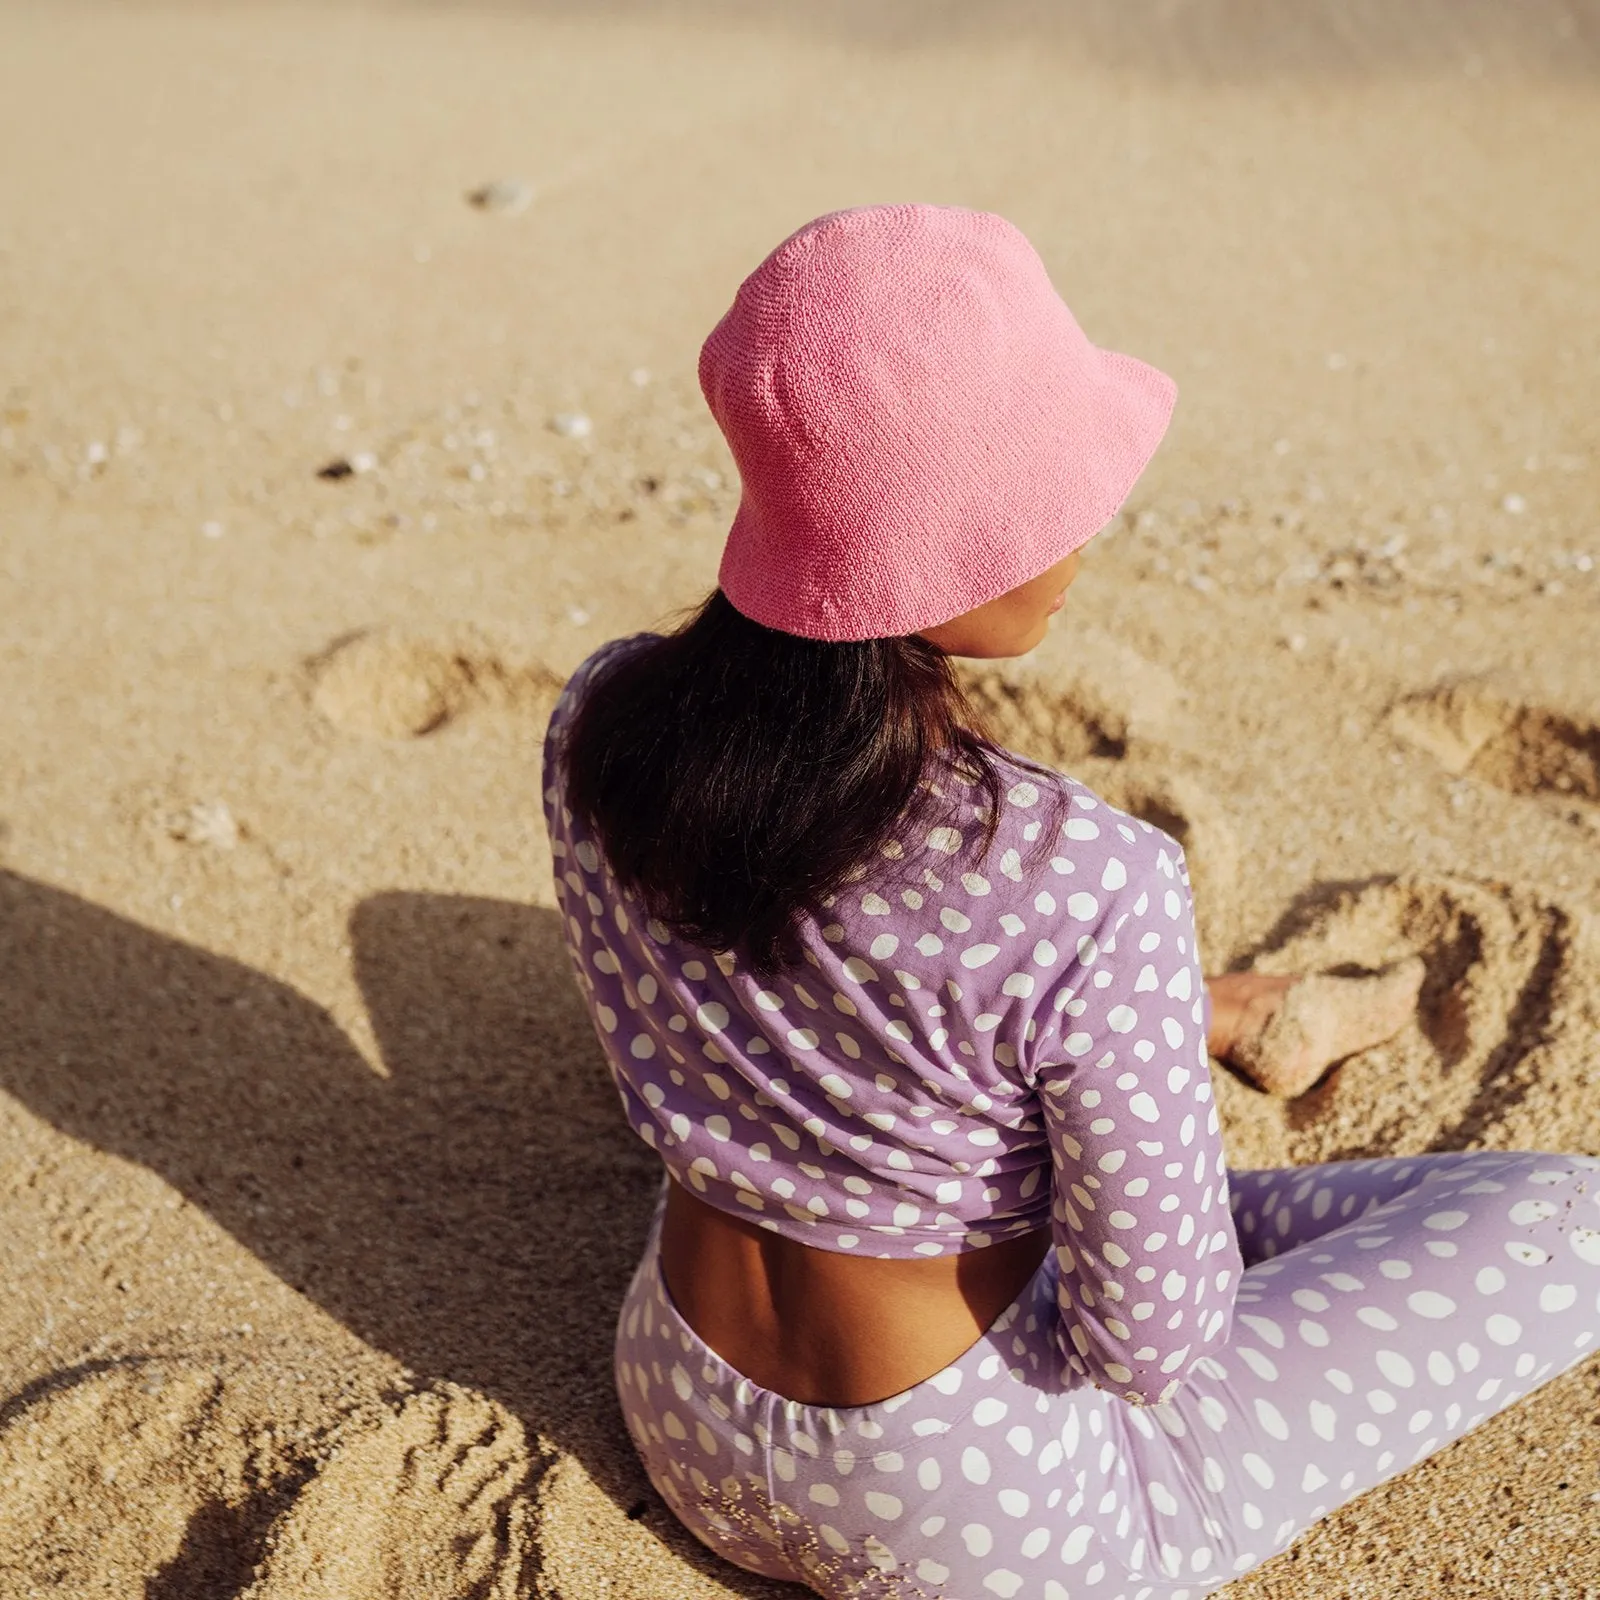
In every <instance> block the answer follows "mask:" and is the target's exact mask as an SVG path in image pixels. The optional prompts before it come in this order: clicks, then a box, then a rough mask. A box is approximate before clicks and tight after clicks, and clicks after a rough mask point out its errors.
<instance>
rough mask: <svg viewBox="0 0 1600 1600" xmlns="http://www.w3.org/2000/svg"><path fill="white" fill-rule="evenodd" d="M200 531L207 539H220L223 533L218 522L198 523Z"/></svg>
mask: <svg viewBox="0 0 1600 1600" xmlns="http://www.w3.org/2000/svg"><path fill="white" fill-rule="evenodd" d="M200 532H201V533H202V534H204V535H205V537H206V538H208V539H220V538H221V537H222V534H223V527H222V524H221V523H220V522H202V523H201V524H200Z"/></svg>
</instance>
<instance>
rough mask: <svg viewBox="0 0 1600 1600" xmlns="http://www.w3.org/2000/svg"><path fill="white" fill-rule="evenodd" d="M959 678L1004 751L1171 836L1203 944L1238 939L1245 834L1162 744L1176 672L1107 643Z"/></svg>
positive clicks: (1223, 945)
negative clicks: (1071, 660) (1235, 913)
mask: <svg viewBox="0 0 1600 1600" xmlns="http://www.w3.org/2000/svg"><path fill="white" fill-rule="evenodd" d="M956 671H957V677H958V678H959V679H960V681H961V684H962V687H963V688H964V689H965V690H966V692H967V695H968V697H969V699H970V700H971V701H972V703H973V705H974V706H975V707H976V708H977V709H978V710H979V712H981V713H982V715H983V717H984V719H985V721H986V722H987V724H988V726H989V729H990V731H991V732H992V733H993V734H994V736H995V738H996V739H997V741H998V742H999V743H1000V744H1002V745H1004V746H1005V747H1006V748H1007V749H1010V750H1015V751H1017V752H1018V753H1019V754H1021V755H1025V756H1031V757H1032V758H1033V759H1034V760H1036V761H1041V762H1044V763H1045V764H1046V765H1048V766H1052V767H1056V768H1059V769H1060V770H1061V771H1064V772H1068V773H1070V774H1071V775H1072V776H1073V777H1075V778H1078V779H1080V780H1081V781H1082V782H1084V783H1086V784H1088V785H1089V787H1090V788H1091V789H1093V790H1094V791H1095V792H1096V793H1097V794H1100V795H1102V796H1103V797H1104V798H1105V799H1106V800H1108V801H1110V803H1111V804H1112V805H1114V806H1117V807H1119V808H1120V809H1122V810H1124V811H1127V812H1130V813H1132V814H1133V815H1134V816H1136V817H1142V818H1144V820H1145V821H1146V822H1150V823H1154V824H1155V826H1156V827H1158V828H1161V829H1163V830H1164V831H1165V832H1167V833H1170V834H1171V835H1172V837H1173V838H1174V839H1176V840H1177V841H1178V843H1179V844H1180V845H1181V846H1182V847H1183V851H1184V855H1185V856H1186V858H1187V860H1188V863H1189V873H1190V878H1191V881H1192V883H1193V885H1194V893H1195V915H1196V918H1197V920H1198V922H1199V931H1200V940H1201V944H1202V945H1203V946H1204V947H1205V948H1206V949H1210V950H1223V949H1227V948H1228V947H1229V946H1230V945H1231V943H1232V932H1233V929H1232V917H1231V905H1232V900H1233V888H1234V884H1235V882H1236V880H1237V876H1238V869H1239V843H1238V836H1237V834H1236V833H1235V832H1234V830H1233V827H1232V826H1231V824H1230V823H1229V821H1228V818H1227V816H1226V814H1225V812H1224V810H1223V808H1222V806H1221V805H1220V803H1219V802H1218V801H1217V800H1216V799H1215V798H1214V797H1213V796H1212V795H1211V794H1210V793H1209V792H1208V791H1207V790H1206V788H1205V786H1204V784H1202V783H1201V782H1199V781H1198V780H1197V779H1196V778H1194V777H1193V776H1192V775H1191V774H1189V773H1188V772H1185V771H1183V770H1182V769H1181V767H1180V765H1179V763H1178V758H1177V757H1175V756H1174V755H1173V754H1172V752H1170V751H1169V750H1168V749H1167V748H1166V747H1165V745H1164V743H1163V741H1164V738H1165V735H1166V734H1167V733H1168V731H1169V730H1170V728H1171V727H1172V724H1173V719H1174V717H1175V714H1176V712H1177V710H1178V707H1179V705H1180V703H1181V700H1182V692H1181V690H1180V688H1179V686H1178V684H1177V683H1176V682H1175V681H1174V680H1173V678H1172V677H1171V675H1170V674H1168V673H1167V672H1165V671H1164V670H1163V669H1162V668H1160V667H1158V666H1157V665H1156V664H1155V663H1154V662H1151V661H1147V660H1145V659H1144V657H1142V656H1140V655H1138V654H1137V653H1136V652H1134V651H1132V650H1130V649H1128V647H1127V646H1126V645H1123V644H1120V643H1119V642H1117V641H1115V640H1111V639H1108V638H1104V637H1101V638H1096V639H1095V640H1094V641H1093V648H1092V649H1086V650H1084V651H1083V659H1082V660H1081V661H1079V662H1078V663H1076V664H1075V665H1073V666H1072V667H1070V668H1067V667H1063V668H1061V669H1060V671H1059V672H1058V671H1056V670H1053V667H1052V665H1051V664H1040V665H1038V666H1035V665H1034V664H1032V663H1031V662H1030V663H1026V664H1021V665H1018V664H1013V663H1010V662H1008V663H1006V665H1004V666H998V665H995V666H983V667H977V666H973V665H971V664H968V663H962V664H960V665H958V667H957V669H956Z"/></svg>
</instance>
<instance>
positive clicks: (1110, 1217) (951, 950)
mask: <svg viewBox="0 0 1600 1600" xmlns="http://www.w3.org/2000/svg"><path fill="white" fill-rule="evenodd" d="M655 637H656V636H655V635H652V634H637V635H634V636H632V637H631V638H629V639H620V640H613V641H612V642H611V643H609V644H607V645H603V646H602V647H601V648H600V649H599V650H597V651H596V652H595V653H594V654H593V655H591V656H590V657H589V658H588V660H586V661H585V662H584V663H583V664H582V665H581V666H580V667H579V668H578V670H577V671H576V672H575V673H574V674H573V676H572V678H571V680H570V681H569V683H568V684H567V686H566V689H565V690H564V692H563V693H562V695H561V698H560V700H559V701H558V703H557V705H556V707H555V711H554V713H553V715H552V717H551V721H550V727H549V731H548V733H547V735H546V740H545V749H544V806H545V817H546V821H547V824H548V827H549V835H550V845H551V850H552V852H553V856H554V871H555V880H556V894H557V898H558V902H559V905H560V907H561V911H562V914H563V919H564V924H565V936H566V941H567V946H568V951H569V954H570V956H571V959H572V965H573V970H574V972H575V974H576V976H577V980H578V983H579V986H580V988H581V989H582V991H583V994H584V997H585V1000H586V1002H587V1004H588V1007H589V1010H590V1013H591V1015H592V1017H593V1019H594V1022H595V1028H596V1032H597V1034H598V1036H599V1039H600V1044H601V1046H602V1048H603V1050H604V1052H605V1057H606V1060H607V1063H608V1064H609V1066H610V1069H611V1072H612V1075H613V1077H614V1079H615V1081H616V1086H617V1089H618V1092H619V1094H620V1095H621V1098H622V1104H623V1107H624V1110H625V1112H626V1114H627V1118H628V1122H629V1124H630V1126H631V1127H632V1128H633V1129H634V1131H635V1132H636V1133H637V1134H638V1135H639V1137H640V1138H641V1139H643V1140H644V1141H645V1143H647V1144H648V1145H650V1146H651V1147H652V1148H653V1149H654V1150H656V1151H657V1153H658V1154H659V1155H660V1156H661V1158H662V1160H663V1161H664V1162H665V1163H666V1166H667V1168H668V1169H669V1170H670V1172H671V1173H672V1175H673V1177H674V1178H675V1179H677V1181H678V1182H679V1183H681V1184H683V1185H684V1186H686V1187H687V1188H689V1189H691V1190H692V1191H693V1192H694V1193H696V1194H698V1195H699V1196H700V1197H701V1198H703V1199H704V1200H706V1201H707V1202H708V1203H709V1204H711V1205H713V1206H716V1207H718V1208H720V1209H721V1210H724V1211H727V1212H731V1213H733V1214H734V1215H737V1216H741V1217H744V1218H746V1219H747V1220H749V1221H751V1222H753V1223H755V1224H756V1225H757V1226H759V1227H763V1228H767V1229H771V1230H773V1231H775V1232H777V1233H780V1234H782V1235H784V1236H786V1237H789V1238H794V1239H799V1240H801V1241H803V1242H804V1243H806V1244H809V1245H814V1246H816V1247H818V1248H820V1249H825V1250H840V1251H848V1252H851V1253H854V1254H859V1255H869V1256H884V1257H903V1256H937V1255H944V1254H947V1253H953V1252H957V1251H961V1250H967V1249H978V1248H982V1247H984V1246H987V1245H989V1244H991V1243H993V1242H994V1241H995V1240H997V1239H1003V1238H1006V1237H1008V1236H1010V1235H1012V1234H1016V1233H1024V1232H1027V1231H1029V1230H1032V1229H1035V1228H1039V1227H1042V1226H1045V1225H1049V1226H1050V1227H1051V1228H1052V1230H1053V1234H1054V1242H1055V1247H1056V1254H1057V1259H1058V1262H1059V1266H1060V1269H1061V1270H1060V1274H1059V1282H1060V1291H1059V1300H1060V1310H1061V1329H1060V1339H1061V1348H1062V1352H1063V1356H1064V1358H1065V1360H1066V1361H1067V1363H1068V1364H1069V1365H1070V1366H1071V1367H1073V1368H1074V1369H1075V1370H1076V1371H1078V1372H1079V1373H1082V1374H1084V1375H1085V1376H1087V1377H1088V1378H1089V1379H1090V1380H1091V1381H1093V1382H1095V1383H1097V1384H1100V1385H1101V1386H1103V1387H1106V1388H1110V1389H1114V1390H1116V1391H1117V1392H1119V1393H1122V1394H1124V1395H1125V1396H1126V1397H1127V1398H1128V1399H1130V1400H1133V1401H1137V1402H1145V1403H1152V1402H1157V1401H1159V1400H1161V1399H1162V1398H1164V1397H1166V1396H1167V1395H1169V1394H1170V1393H1171V1392H1172V1391H1173V1390H1174V1389H1175V1388H1176V1386H1177V1383H1178V1381H1179V1378H1180V1377H1181V1374H1182V1373H1183V1372H1184V1371H1185V1370H1187V1368H1188V1367H1189V1366H1190V1365H1191V1364H1192V1363H1193V1361H1194V1360H1195V1359H1196V1358H1198V1357H1199V1356H1200V1355H1202V1354H1204V1353H1205V1352H1206V1351H1207V1350H1209V1349H1215V1348H1217V1347H1218V1346H1220V1345H1221V1344H1223V1343H1224V1342H1225V1341H1226V1338H1227V1334H1228V1330H1229V1326H1230V1324H1231V1319H1232V1310H1233V1299H1234V1294H1235V1292H1236V1289H1237V1286H1238V1281H1239V1274H1240V1272H1241V1270H1242V1263H1241V1261H1240V1257H1239V1250H1238V1244H1237V1241H1236V1239H1235V1236H1234V1232H1233V1230H1232V1228H1231V1227H1229V1225H1228V1215H1229V1213H1228V1199H1227V1173H1226V1167H1225V1164H1224V1158H1223V1151H1222V1144H1221V1137H1220V1133H1219V1126H1218V1120H1217V1112H1216V1107H1215V1105H1214V1104H1213V1102H1212V1096H1211V1080H1210V1073H1209V1069H1208V1061H1207V1055H1206V1048H1205V1036H1206V1015H1207V1013H1206V997H1205V988H1204V984H1203V982H1202V979H1201V971H1200V965H1199V957H1198V951H1197V949H1196V941H1195V931H1194V915H1193V909H1192V905H1191V901H1190V894H1189V882H1188V876H1187V871H1186V868H1185V863H1184V858H1183V852H1182V851H1181V849H1180V848H1179V847H1178V845H1177V844H1176V843H1175V842H1174V841H1173V840H1172V839H1171V838H1170V837H1169V836H1168V835H1166V834H1164V833H1162V832H1161V831H1160V830H1159V829H1157V828H1154V827H1152V826H1151V825H1150V824H1149V823H1148V822H1145V821H1143V820H1141V819H1138V818H1134V817H1131V816H1128V815H1126V814H1124V813H1123V812H1121V811H1118V810H1116V809H1115V808H1114V807H1112V806H1110V805H1108V804H1107V803H1106V802H1105V801H1103V800H1100V799H1099V798H1097V797H1096V796H1095V795H1094V794H1092V793H1091V792H1090V791H1089V790H1088V789H1086V788H1085V787H1084V786H1083V785H1081V784H1079V783H1077V782H1076V781H1075V780H1073V779H1072V778H1069V777H1066V776H1065V775H1061V774H1057V775H1054V777H1053V779H1052V778H1050V777H1045V776H1042V775H1041V774H1040V773H1039V772H1037V771H1035V770H1032V769H1029V768H1027V767H1024V766H1022V765H1021V764H1014V768H1013V769H1011V770H1007V769H1005V768H1003V770H1007V776H1009V777H1011V778H1012V779H1013V780H1014V781H1013V782H1012V783H1011V786H1010V788H1009V792H1008V794H1007V796H1006V800H1005V804H1004V806H1003V810H1002V816H1001V818H1000V825H999V829H998V832H997V834H996V836H995V839H994V843H993V845H992V847H991V848H990V850H989V852H988V853H987V854H986V855H985V856H984V858H983V859H982V860H981V861H978V862H973V861H971V860H970V859H968V858H969V856H970V851H969V850H967V848H966V845H965V841H964V833H966V832H970V831H972V830H974V829H975V828H976V826H977V820H978V804H979V803H980V802H981V801H982V799H983V795H982V792H981V791H979V790H977V789H976V788H975V786H972V785H970V784H969V783H967V781H966V780H964V779H963V778H961V777H960V776H959V775H958V774H956V773H954V772H952V771H949V770H948V769H946V772H945V773H943V774H941V775H939V777H938V779H937V785H938V791H939V792H942V793H943V794H945V795H948V797H949V805H950V811H949V817H948V821H947V822H946V823H944V824H943V825H941V826H938V827H934V828H933V829H931V830H930V831H929V832H928V834H927V837H926V840H925V841H924V842H923V843H922V844H921V846H920V848H918V847H916V846H914V845H911V844H908V845H907V846H906V847H905V849H904V850H902V851H901V853H900V855H899V857H898V858H894V857H890V858H887V859H886V860H885V862H884V867H885V871H884V873H883V875H882V881H881V882H875V880H874V877H873V875H871V874H869V875H868V876H867V877H864V878H862V879H861V880H859V881H857V882H855V883H852V884H850V885H849V886H848V887H847V888H846V889H843V890H841V891H840V892H839V893H838V894H837V895H836V896H834V897H833V899H832V901H831V902H830V903H829V904H828V905H827V906H826V907H825V908H824V909H825V920H824V919H823V918H808V919H807V920H806V921H805V922H804V923H803V925H802V939H803V945H804V955H805V965H804V967H803V968H801V969H798V970H794V971H789V972H785V973H784V974H782V975H781V976H779V977H778V978H776V979H774V980H771V981H766V982H763V981H760V980H758V979H757V978H756V977H754V976H753V975H751V974H749V973H747V972H745V971H744V970H742V969H741V967H740V965H739V964H738V962H737V961H736V960H735V959H734V958H733V956H732V955H731V954H730V953H729V952H725V951H709V950H705V949H701V948H699V947H697V946H691V945H688V944H685V943H684V942H683V941H681V940H679V939H677V938H676V937H675V936H673V935H672V934H671V933H670V932H669V930H668V929H667V928H665V927H664V926H662V925H661V924H660V923H658V922H655V921H653V920H648V919H646V918H645V917H643V915H642V914H641V911H640V908H639V905H638V902H637V900H636V899H635V898H634V897H633V896H631V895H629V894H624V893H622V892H621V891H620V890H619V888H618V886H617V884H616V882H615V880H614V879H613V877H612V876H611V873H610V871H609V869H608V867H607V866H606V863H605V861H604V859H603V857H602V856H601V854H600V851H599V849H598V848H597V845H596V843H595V841H594V840H593V839H591V838H590V837H589V836H588V835H587V834H586V833H585V832H584V830H583V829H582V827H581V825H580V824H579V823H578V822H577V820H576V819H575V818H574V817H573V815H572V813H571V811H570V809H569V808H568V807H567V806H566V804H565V803H564V800H563V796H562V783H563V776H562V770H561V750H562V739H563V733H564V729H565V726H566V723H567V720H568V718H569V716H570V714H571V711H572V708H573V706H574V704H575V703H576V699H577V697H578V696H580V695H581V694H582V691H583V687H584V685H585V683H586V682H587V681H588V680H589V678H590V676H591V674H592V673H593V672H594V671H595V670H596V669H597V668H598V667H601V666H602V665H603V664H604V663H605V662H606V661H608V660H609V659H611V657H612V655H613V653H614V652H619V651H623V650H628V649H632V648H638V647H640V646H642V645H644V644H647V643H648V642H650V641H651V640H653V639H654V638H655ZM1052 781H1055V782H1058V783H1060V784H1061V785H1063V786H1064V790H1065V795H1066V798H1067V806H1066V809H1065V813H1064V815H1065V820H1064V821H1063V822H1061V824H1060V826H1059V828H1055V819H1054V818H1053V817H1051V813H1050V808H1049V806H1048V805H1046V804H1045V803H1044V800H1045V796H1044V794H1043V792H1042V786H1043V785H1047V784H1048V783H1050V782H1052ZM1047 825H1049V826H1051V827H1052V828H1055V831H1056V832H1057V834H1058V836H1057V837H1056V838H1054V839H1053V840H1052V841H1051V843H1050V845H1049V847H1048V848H1049V854H1048V857H1045V858H1043V859H1041V857H1042V856H1043V850H1042V848H1041V843H1040V835H1041V830H1042V829H1043V828H1044V827H1045V826H1047ZM895 848H896V847H894V846H891V847H890V849H891V851H892V850H894V849H895ZM1029 862H1039V863H1040V864H1039V865H1037V866H1032V867H1030V866H1028V865H1027V863H1029Z"/></svg>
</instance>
